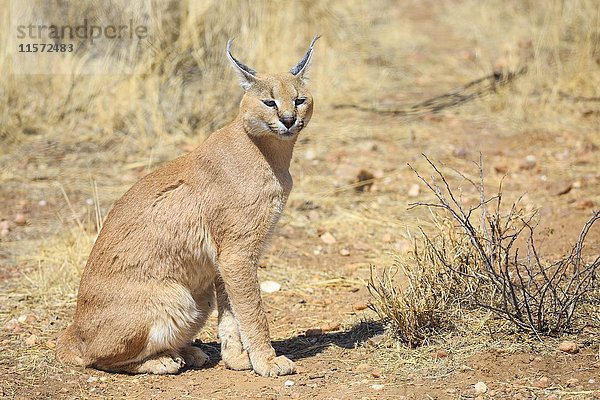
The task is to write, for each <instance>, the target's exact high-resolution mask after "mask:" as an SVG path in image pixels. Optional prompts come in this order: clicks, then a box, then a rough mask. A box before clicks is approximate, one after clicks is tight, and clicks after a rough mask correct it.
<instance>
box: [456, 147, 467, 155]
mask: <svg viewBox="0 0 600 400" xmlns="http://www.w3.org/2000/svg"><path fill="white" fill-rule="evenodd" d="M452 155H453V156H454V157H457V158H466V157H467V149H465V148H464V147H457V148H455V149H454V151H452Z"/></svg>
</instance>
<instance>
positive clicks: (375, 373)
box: [371, 369, 383, 378]
mask: <svg viewBox="0 0 600 400" xmlns="http://www.w3.org/2000/svg"><path fill="white" fill-rule="evenodd" d="M382 375H383V372H381V370H380V369H374V370H373V371H371V376H372V377H373V378H381V376H382Z"/></svg>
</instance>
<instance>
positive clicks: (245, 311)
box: [217, 252, 296, 376]
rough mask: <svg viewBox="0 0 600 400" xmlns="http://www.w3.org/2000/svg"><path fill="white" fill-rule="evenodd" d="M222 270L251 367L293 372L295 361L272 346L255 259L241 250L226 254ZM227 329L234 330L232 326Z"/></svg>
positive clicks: (272, 373) (266, 372) (268, 372)
mask: <svg viewBox="0 0 600 400" xmlns="http://www.w3.org/2000/svg"><path fill="white" fill-rule="evenodd" d="M219 272H220V274H221V278H222V280H223V283H224V287H225V293H226V295H227V296H228V300H229V305H230V307H231V310H232V311H233V316H234V318H235V320H236V321H237V326H238V327H239V335H240V339H241V342H242V346H243V348H244V349H245V350H247V351H248V354H249V356H250V363H251V364H252V369H253V370H254V371H255V372H256V373H258V374H259V375H262V376H278V375H289V374H293V373H294V372H295V370H296V367H295V365H294V363H293V362H292V361H291V360H289V359H288V358H287V357H285V356H279V357H277V356H276V355H275V350H274V349H273V346H271V338H270V337H269V323H268V320H267V316H266V314H265V312H264V310H263V307H262V300H261V298H260V287H259V284H258V277H257V275H256V262H255V261H254V260H253V258H252V257H251V256H244V255H243V253H242V252H227V253H223V254H221V255H220V257H219ZM218 293H219V290H218V289H217V295H218ZM220 307H221V305H220V304H219V308H220ZM219 311H220V310H219ZM220 330H221V323H220V324H219V331H220ZM224 330H226V331H227V332H231V329H224ZM221 340H223V338H221ZM228 345H229V344H228ZM236 351H237V350H236Z"/></svg>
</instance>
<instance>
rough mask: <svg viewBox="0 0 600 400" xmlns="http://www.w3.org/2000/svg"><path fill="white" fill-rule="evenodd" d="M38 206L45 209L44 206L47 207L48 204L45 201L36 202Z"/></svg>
mask: <svg viewBox="0 0 600 400" xmlns="http://www.w3.org/2000/svg"><path fill="white" fill-rule="evenodd" d="M38 205H39V206H40V207H46V206H47V205H48V202H47V201H46V200H40V201H39V202H38Z"/></svg>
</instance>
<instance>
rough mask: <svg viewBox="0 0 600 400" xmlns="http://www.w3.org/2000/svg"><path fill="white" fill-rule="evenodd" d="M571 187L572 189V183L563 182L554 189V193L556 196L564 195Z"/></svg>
mask: <svg viewBox="0 0 600 400" xmlns="http://www.w3.org/2000/svg"><path fill="white" fill-rule="evenodd" d="M571 189H573V185H572V184H571V183H565V184H563V186H561V187H560V188H559V189H558V190H557V191H556V195H557V196H562V195H565V194H567V193H569V192H570V191H571Z"/></svg>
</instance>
